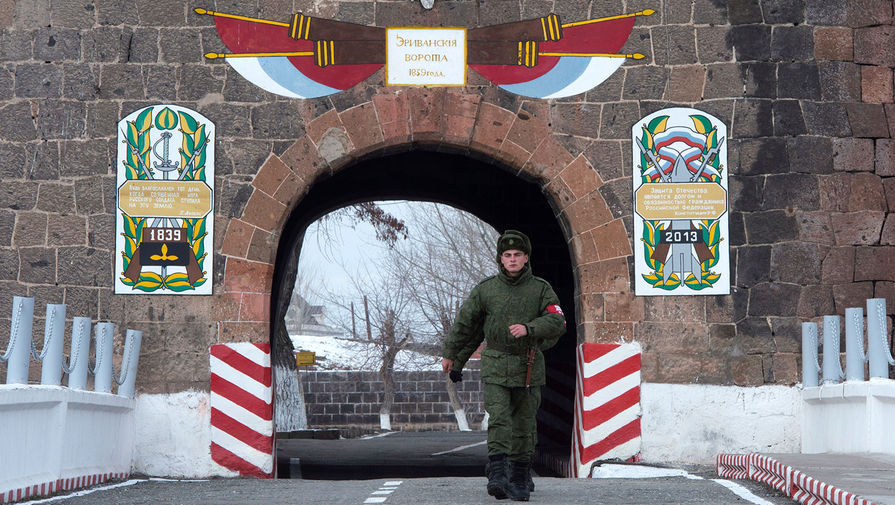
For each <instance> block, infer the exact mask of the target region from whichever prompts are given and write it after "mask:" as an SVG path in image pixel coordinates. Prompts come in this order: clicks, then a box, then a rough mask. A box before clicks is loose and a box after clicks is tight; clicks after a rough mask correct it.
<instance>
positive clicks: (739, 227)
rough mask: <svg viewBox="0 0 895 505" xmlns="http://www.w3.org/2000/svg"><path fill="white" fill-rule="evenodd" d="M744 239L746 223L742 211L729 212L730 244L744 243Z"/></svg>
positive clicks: (738, 244)
mask: <svg viewBox="0 0 895 505" xmlns="http://www.w3.org/2000/svg"><path fill="white" fill-rule="evenodd" d="M746 243H747V241H746V224H745V221H744V218H743V213H742V212H731V214H730V245H732V246H740V245H745V244H746Z"/></svg>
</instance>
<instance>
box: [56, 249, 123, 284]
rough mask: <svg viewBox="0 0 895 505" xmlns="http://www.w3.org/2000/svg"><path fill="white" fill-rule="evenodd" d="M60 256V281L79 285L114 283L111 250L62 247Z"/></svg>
mask: <svg viewBox="0 0 895 505" xmlns="http://www.w3.org/2000/svg"><path fill="white" fill-rule="evenodd" d="M58 256H59V274H58V282H59V283H61V284H75V285H79V286H108V285H110V284H112V271H111V269H110V268H109V265H110V264H111V261H112V254H111V253H110V252H107V251H101V250H99V249H91V248H87V247H60V248H59V253H58Z"/></svg>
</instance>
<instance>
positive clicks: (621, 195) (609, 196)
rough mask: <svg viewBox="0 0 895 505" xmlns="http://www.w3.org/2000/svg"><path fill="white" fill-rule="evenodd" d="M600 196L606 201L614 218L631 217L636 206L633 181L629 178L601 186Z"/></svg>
mask: <svg viewBox="0 0 895 505" xmlns="http://www.w3.org/2000/svg"><path fill="white" fill-rule="evenodd" d="M600 194H601V195H603V199H604V200H606V205H607V206H608V207H609V211H610V212H612V217H613V218H619V217H622V216H626V215H630V213H631V209H633V205H634V203H633V201H634V196H633V194H632V193H631V180H630V179H629V178H628V177H622V178H620V179H615V180H613V181H610V182H607V183H605V184H603V185H602V186H600Z"/></svg>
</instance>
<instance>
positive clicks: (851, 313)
mask: <svg viewBox="0 0 895 505" xmlns="http://www.w3.org/2000/svg"><path fill="white" fill-rule="evenodd" d="M865 361H867V356H866V355H865V354H864V309H862V308H861V307H852V308H848V309H845V380H849V381H862V380H864V362H865Z"/></svg>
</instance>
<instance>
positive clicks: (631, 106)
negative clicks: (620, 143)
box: [600, 102, 641, 139]
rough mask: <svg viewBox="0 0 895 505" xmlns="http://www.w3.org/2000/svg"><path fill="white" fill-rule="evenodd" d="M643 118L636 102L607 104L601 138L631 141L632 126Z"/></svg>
mask: <svg viewBox="0 0 895 505" xmlns="http://www.w3.org/2000/svg"><path fill="white" fill-rule="evenodd" d="M640 118H641V115H640V107H639V106H638V105H637V103H636V102H624V103H607V104H606V105H604V106H603V113H602V119H601V121H602V123H603V127H602V129H601V130H600V138H603V139H630V138H631V125H632V124H634V123H635V122H637V120H638V119H640Z"/></svg>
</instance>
